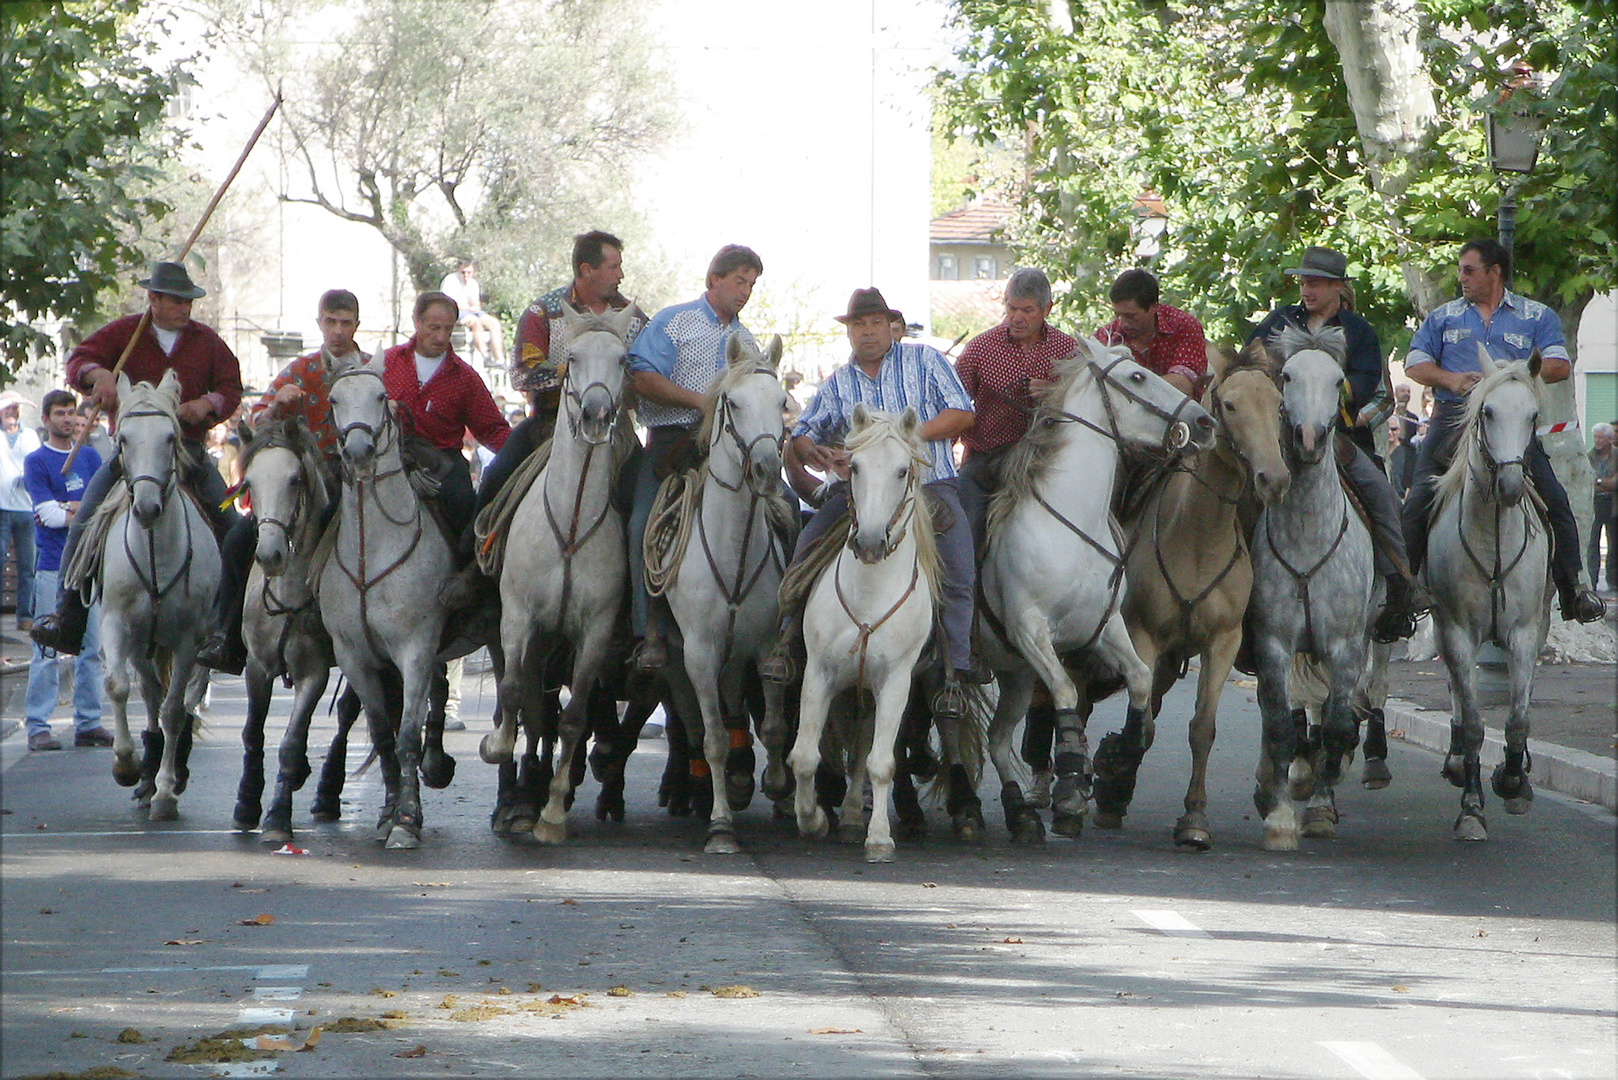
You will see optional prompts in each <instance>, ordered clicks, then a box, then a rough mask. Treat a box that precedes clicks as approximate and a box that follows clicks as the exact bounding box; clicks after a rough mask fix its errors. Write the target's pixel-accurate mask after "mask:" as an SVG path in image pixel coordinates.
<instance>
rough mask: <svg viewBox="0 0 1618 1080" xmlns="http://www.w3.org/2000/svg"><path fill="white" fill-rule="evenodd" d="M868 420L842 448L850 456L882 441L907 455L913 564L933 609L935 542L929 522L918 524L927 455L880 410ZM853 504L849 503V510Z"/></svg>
mask: <svg viewBox="0 0 1618 1080" xmlns="http://www.w3.org/2000/svg"><path fill="white" fill-rule="evenodd" d="M867 415H868V416H869V420H868V422H867V423H866V425H865V426H864V427H863V428H861V429H860V430H859V431H858V432H856V433H852V434H850V435H849V437H848V441H847V443H846V444H845V445H846V448H847V450H848V452H849V453H850V454H853V453H856V452H858V451H860V450H863V449H865V448H866V447H868V446H870V445H871V444H872V443H876V442H880V441H882V440H883V439H897V440H899V441H900V442H901V443H903V444H904V446H905V449H907V450H909V451H910V463H911V466H912V468H911V475H910V482H911V483H912V484H913V485H915V488H916V505H915V508H914V509H913V510H912V512H911V521H910V535H912V536H914V537H915V538H916V562H917V563H918V564H919V565H920V567H921V572H922V573H923V574H925V575H926V577H927V587H928V589H929V590H931V595H932V597H933V603H934V604H935V605H936V604H937V603H938V602H939V600H940V598H941V597H942V596H943V592H942V591H941V589H940V587H939V582H940V580H941V569H940V566H941V564H940V562H939V558H938V538H937V537H936V536H935V535H934V534H933V528H932V521H931V520H927V521H925V522H924V521H922V520H921V518H920V515H921V514H922V513H923V512H924V511H925V512H927V514H928V515H929V519H930V517H931V511H932V508H931V505H930V504H929V503H928V502H927V501H926V499H925V497H924V492H925V489H924V488H923V487H922V483H921V477H922V476H923V475H924V474H925V473H926V472H927V471H928V470H930V469H931V468H932V467H933V459H932V455H931V454H929V453H928V452H927V444H926V443H925V442H923V441H922V439H921V437H920V436H919V435H916V434H908V435H907V434H906V433H905V432H904V430H903V429H902V428H900V426H899V417H898V416H896V415H895V414H893V413H890V412H884V411H882V410H881V409H872V410H870V412H869V413H868V414H867ZM853 505H854V503H853V500H852V499H850V500H849V507H850V509H852V508H853Z"/></svg>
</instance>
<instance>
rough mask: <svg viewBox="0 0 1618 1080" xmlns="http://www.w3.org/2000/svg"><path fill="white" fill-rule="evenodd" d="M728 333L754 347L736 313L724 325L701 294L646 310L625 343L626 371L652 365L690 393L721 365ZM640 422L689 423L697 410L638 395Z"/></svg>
mask: <svg viewBox="0 0 1618 1080" xmlns="http://www.w3.org/2000/svg"><path fill="white" fill-rule="evenodd" d="M732 334H738V335H740V336H741V339H742V341H743V342H744V343H746V344H747V345H750V346H752V347H753V348H757V347H758V345H757V343H756V342H755V341H754V340H753V335H752V333H751V332H750V331H749V330H748V329H747V327H745V326H743V325H742V323H741V320H740V319H732V320H730V323H729V324H728V325H727V324H725V323H722V322H720V321H719V314H718V313H717V312H715V311H714V309H713V305H712V304H710V303H708V298H707V297H706V296H699V297H697V298H696V299H695V300H692V301H689V302H687V303H684V304H673V305H671V306H669V307H666V308H664V309H663V310H662V311H659V312H658V313H657V314H656V315H653V316H652V319H651V321H650V322H648V323H647V324H646V329H644V330H642V331H641V332H640V333H639V334H638V335H636V337H635V343H634V344H633V345H632V346H630V349H629V370H630V371H655V372H656V373H657V374H659V375H662V376H663V377H665V378H667V379H669V380H670V381H672V382H673V383H674V384H675V385H676V386H679V387H681V388H683V389H686V390H690V391H692V392H693V393H698V394H706V393H707V392H708V391H709V389H710V388H712V386H713V383H714V379H715V378H716V377H717V376H718V375H719V373H720V372H721V371H723V370H724V369H725V346H726V345H727V344H728V343H729V341H730V336H731V335H732ZM637 411H638V413H639V414H640V422H641V423H643V424H645V425H646V426H647V427H663V426H665V425H669V424H677V425H679V426H680V427H695V426H696V425H697V424H698V423H699V422H701V420H702V413H701V412H699V411H698V410H696V409H687V408H684V407H682V406H679V405H663V404H660V403H658V402H655V401H648V400H646V399H645V398H642V399H641V402H640V405H639V407H638V409H637Z"/></svg>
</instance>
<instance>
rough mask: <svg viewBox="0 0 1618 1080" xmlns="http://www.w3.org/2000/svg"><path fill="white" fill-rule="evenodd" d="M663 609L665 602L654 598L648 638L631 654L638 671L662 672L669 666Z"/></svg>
mask: <svg viewBox="0 0 1618 1080" xmlns="http://www.w3.org/2000/svg"><path fill="white" fill-rule="evenodd" d="M663 608H664V604H663V601H662V600H661V599H660V598H657V597H653V598H652V602H651V610H650V611H649V612H648V613H647V618H646V636H645V637H644V638H642V639H641V640H640V642H639V643H638V644H637V645H636V646H635V651H634V652H633V653H632V654H631V661H632V662H633V664H634V665H635V670H637V671H661V670H663V669H664V668H666V667H668V666H669V647H668V642H667V641H665V640H664V638H663Z"/></svg>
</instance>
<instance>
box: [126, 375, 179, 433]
mask: <svg viewBox="0 0 1618 1080" xmlns="http://www.w3.org/2000/svg"><path fill="white" fill-rule="evenodd" d="M142 410H151V411H153V412H159V413H162V414H163V415H164V416H166V417H168V419H169V421H170V423H172V424H173V425H174V429H175V430H176V431H178V430H179V429H180V398H179V395H178V394H173V393H170V392H168V391H166V390H163V389H162V388H160V387H159V386H158V385H157V384H156V383H149V382H138V383H131V384H130V386H129V392H128V393H127V394H125V395H124V400H122V401H120V402H119V403H118V414H119V415H120V416H127V415H128V414H129V413H132V412H139V411H142Z"/></svg>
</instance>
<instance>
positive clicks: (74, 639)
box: [28, 589, 90, 656]
mask: <svg viewBox="0 0 1618 1080" xmlns="http://www.w3.org/2000/svg"><path fill="white" fill-rule="evenodd" d="M89 627H90V611H89V609H88V608H86V607H85V606H84V598H83V597H81V596H80V595H79V590H77V589H64V590H62V592H61V593H60V594H59V595H58V596H57V598H56V610H55V611H54V612H51V613H50V614H48V615H46V616H44V617H43V618H40V619H36V620H35V621H34V628H33V629H32V630H30V631H29V632H28V635H29V636H30V637H31V638H33V639H34V644H36V645H38V646H39V647H40V648H42V649H55V650H56V651H57V652H58V653H60V654H61V655H63V656H77V655H78V653H79V650H80V649H82V648H83V647H84V632H85V631H86V630H88V629H89Z"/></svg>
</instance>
